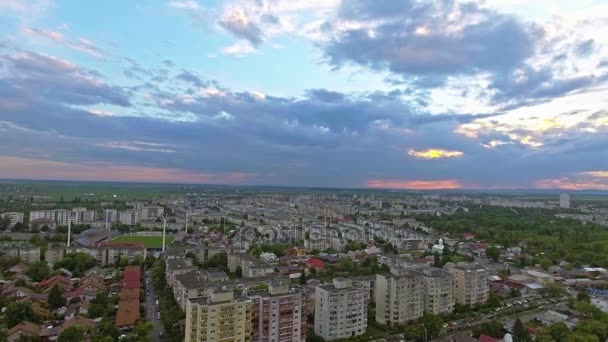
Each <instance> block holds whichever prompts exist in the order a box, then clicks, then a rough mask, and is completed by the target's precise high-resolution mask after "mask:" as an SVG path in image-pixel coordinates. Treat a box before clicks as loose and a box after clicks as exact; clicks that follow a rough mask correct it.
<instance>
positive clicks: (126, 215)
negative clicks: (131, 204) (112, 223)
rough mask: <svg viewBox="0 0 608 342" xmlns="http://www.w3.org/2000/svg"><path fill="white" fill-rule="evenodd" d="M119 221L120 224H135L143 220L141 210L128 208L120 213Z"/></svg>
mask: <svg viewBox="0 0 608 342" xmlns="http://www.w3.org/2000/svg"><path fill="white" fill-rule="evenodd" d="M118 221H119V222H120V224H126V225H127V226H134V225H136V224H138V223H139V222H141V211H139V210H127V211H121V212H120V213H118Z"/></svg>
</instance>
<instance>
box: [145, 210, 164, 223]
mask: <svg viewBox="0 0 608 342" xmlns="http://www.w3.org/2000/svg"><path fill="white" fill-rule="evenodd" d="M164 212H165V209H164V208H163V207H143V208H142V209H141V219H142V220H154V219H157V218H160V217H163V213H164Z"/></svg>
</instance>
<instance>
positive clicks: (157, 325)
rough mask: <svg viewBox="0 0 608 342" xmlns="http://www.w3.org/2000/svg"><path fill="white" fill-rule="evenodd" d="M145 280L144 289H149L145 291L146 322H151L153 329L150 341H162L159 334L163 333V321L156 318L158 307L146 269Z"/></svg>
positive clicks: (148, 272) (150, 278)
mask: <svg viewBox="0 0 608 342" xmlns="http://www.w3.org/2000/svg"><path fill="white" fill-rule="evenodd" d="M145 282H146V289H149V291H148V292H146V303H145V304H144V305H145V307H146V319H147V320H148V322H152V324H153V325H154V330H153V331H152V336H150V341H153V342H159V341H162V338H161V337H160V334H161V333H162V334H163V335H164V334H165V327H164V326H163V323H162V322H161V321H160V320H159V319H158V318H156V312H157V310H158V307H157V306H156V298H155V292H154V285H153V284H152V277H151V276H150V271H146V276H145Z"/></svg>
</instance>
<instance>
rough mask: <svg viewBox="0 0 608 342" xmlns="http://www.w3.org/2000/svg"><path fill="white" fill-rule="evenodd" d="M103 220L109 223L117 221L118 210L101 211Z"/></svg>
mask: <svg viewBox="0 0 608 342" xmlns="http://www.w3.org/2000/svg"><path fill="white" fill-rule="evenodd" d="M103 222H104V223H105V222H108V223H109V224H112V223H114V222H118V211H116V209H105V210H104V211H103Z"/></svg>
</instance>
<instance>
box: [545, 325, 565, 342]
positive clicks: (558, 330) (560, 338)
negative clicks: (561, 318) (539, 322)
mask: <svg viewBox="0 0 608 342" xmlns="http://www.w3.org/2000/svg"><path fill="white" fill-rule="evenodd" d="M569 333H570V329H568V326H567V325H566V323H564V322H559V323H554V324H551V325H550V326H549V335H551V337H553V340H554V341H556V342H564V341H565V340H566V336H568V334H569Z"/></svg>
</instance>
